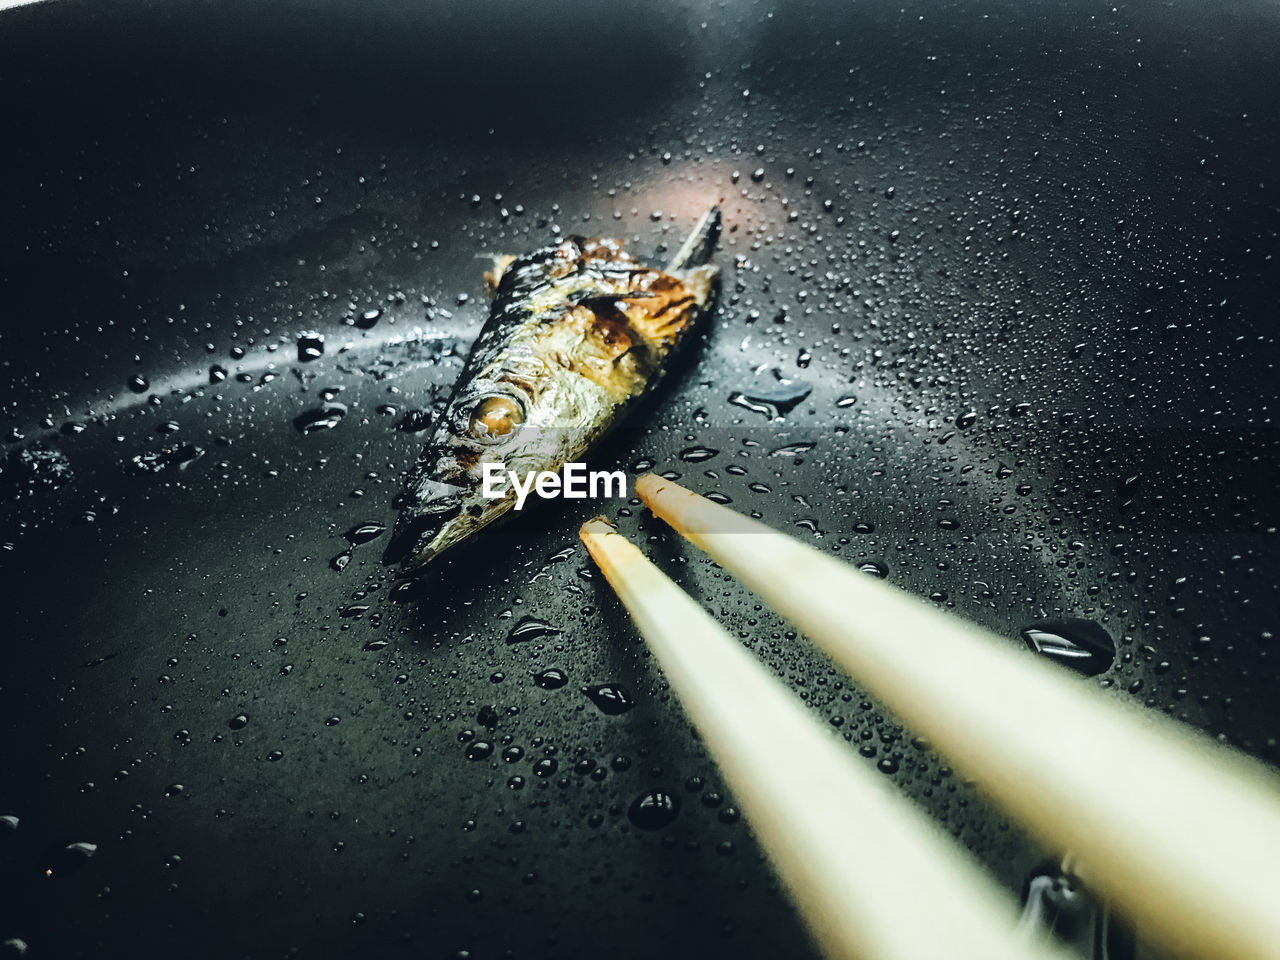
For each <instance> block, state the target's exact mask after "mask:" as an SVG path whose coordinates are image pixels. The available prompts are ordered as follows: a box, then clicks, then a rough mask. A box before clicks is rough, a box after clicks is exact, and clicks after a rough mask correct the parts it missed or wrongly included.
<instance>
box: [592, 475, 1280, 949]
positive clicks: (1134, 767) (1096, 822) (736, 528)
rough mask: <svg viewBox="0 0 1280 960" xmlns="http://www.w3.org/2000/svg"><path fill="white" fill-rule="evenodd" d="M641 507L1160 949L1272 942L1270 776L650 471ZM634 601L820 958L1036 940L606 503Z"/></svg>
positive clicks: (1276, 930)
mask: <svg viewBox="0 0 1280 960" xmlns="http://www.w3.org/2000/svg"><path fill="white" fill-rule="evenodd" d="M635 489H636V493H637V495H638V496H639V497H640V498H641V500H643V501H644V503H645V504H646V505H647V506H648V507H649V509H650V510H652V511H653V513H654V514H656V515H657V516H658V517H660V518H662V519H663V520H664V521H666V522H667V523H668V524H670V525H671V526H672V527H673V528H674V529H675V530H676V531H677V532H679V533H680V534H681V535H682V536H684V537H685V538H686V539H687V540H689V541H690V542H691V543H693V544H694V545H695V546H697V547H699V548H700V549H701V550H703V551H704V552H705V553H707V554H708V555H709V556H710V557H711V558H712V559H713V560H714V561H715V562H716V563H718V564H719V565H720V566H721V567H723V568H724V569H725V570H727V571H729V572H730V573H731V574H733V575H734V576H735V577H737V578H738V579H739V580H740V581H742V582H743V583H744V584H746V585H747V586H748V587H750V588H751V589H752V590H754V591H755V592H756V593H757V594H758V595H759V596H760V597H761V598H762V599H763V600H765V601H766V602H767V603H768V604H769V605H770V606H771V607H772V608H773V609H774V610H776V611H777V612H778V613H780V614H782V615H783V616H784V617H786V618H787V619H789V620H790V621H791V622H792V623H793V624H795V625H796V626H797V627H799V628H800V630H801V631H802V632H803V633H804V634H805V635H806V636H807V637H808V638H809V640H810V641H811V642H813V643H814V644H815V645H816V646H818V647H819V648H821V649H822V650H824V651H825V652H826V653H827V654H828V655H829V656H831V657H832V658H833V659H834V660H835V661H836V662H837V663H839V664H840V665H841V666H842V667H843V668H844V669H845V670H847V671H848V673H849V674H850V675H851V676H852V677H853V678H855V679H856V680H857V681H858V682H859V683H860V684H861V685H862V686H863V687H864V688H865V689H866V690H868V691H869V692H871V693H872V694H874V695H875V696H876V697H877V698H879V700H880V701H881V702H882V703H884V704H885V705H886V706H887V707H888V708H889V709H891V710H892V711H894V713H896V714H897V716H898V717H899V718H900V719H901V720H902V721H903V723H905V724H906V725H907V726H909V727H911V728H912V729H913V730H914V731H915V732H916V733H918V734H921V735H923V736H925V737H926V738H928V740H929V741H930V742H931V743H932V745H933V747H934V749H935V750H936V751H937V752H938V753H939V754H940V755H942V756H943V757H945V758H947V759H948V760H949V761H950V763H951V764H952V765H953V766H954V767H955V768H956V770H957V771H959V772H960V773H961V774H963V775H964V776H966V777H968V778H969V779H971V780H973V781H974V782H975V783H977V784H978V786H979V787H980V788H981V789H982V790H983V791H984V792H985V794H986V795H987V796H988V797H989V798H990V799H991V800H992V801H994V802H995V803H996V804H997V805H999V806H1001V807H1002V808H1003V809H1004V810H1005V811H1006V812H1007V813H1008V814H1010V815H1011V816H1012V817H1014V818H1015V819H1017V820H1018V821H1019V822H1020V823H1021V824H1023V825H1024V826H1025V827H1026V828H1027V829H1028V830H1029V831H1030V832H1031V833H1032V834H1033V835H1034V836H1035V837H1036V838H1037V839H1038V840H1039V841H1040V842H1041V843H1043V844H1044V845H1045V846H1046V847H1048V848H1049V849H1056V850H1059V851H1063V852H1070V854H1071V855H1072V857H1073V859H1074V860H1075V861H1078V864H1079V870H1078V871H1077V872H1079V873H1080V875H1081V876H1082V878H1083V879H1084V880H1085V881H1086V883H1088V884H1089V886H1090V887H1091V888H1092V889H1094V890H1096V891H1097V892H1098V893H1099V894H1100V895H1101V896H1102V897H1104V898H1105V899H1107V900H1108V901H1109V902H1110V903H1111V904H1113V905H1114V906H1115V907H1117V908H1118V909H1119V910H1120V911H1121V912H1122V913H1124V914H1126V915H1127V916H1128V917H1129V918H1130V919H1131V920H1132V921H1133V922H1134V923H1135V925H1136V926H1137V928H1138V930H1139V931H1140V933H1142V934H1143V936H1144V937H1146V938H1148V939H1150V940H1153V941H1155V942H1157V943H1159V944H1160V945H1161V946H1162V947H1164V948H1166V949H1168V950H1170V951H1171V952H1172V953H1174V955H1176V956H1183V957H1200V958H1206V960H1208V958H1213V960H1261V958H1273V960H1274V958H1280V780H1278V779H1277V778H1276V777H1275V776H1274V775H1273V774H1272V773H1271V772H1270V771H1269V770H1268V769H1267V768H1265V767H1264V766H1263V765H1261V764H1260V763H1257V762H1256V761H1253V760H1251V759H1249V758H1248V757H1246V756H1244V755H1243V754H1240V753H1237V752H1235V751H1233V750H1230V749H1228V748H1225V747H1222V746H1220V745H1218V744H1216V743H1214V742H1213V741H1211V740H1209V739H1208V738H1206V737H1204V736H1202V735H1200V734H1198V733H1196V732H1194V731H1192V730H1191V729H1190V728H1188V727H1185V726H1184V725H1181V724H1179V723H1176V722H1175V721H1172V720H1170V719H1168V718H1166V717H1164V716H1162V715H1159V714H1156V713H1154V712H1152V711H1147V710H1143V709H1140V708H1138V707H1136V706H1133V705H1130V704H1127V703H1123V702H1120V701H1117V700H1115V699H1113V698H1112V697H1111V696H1109V695H1106V694H1104V693H1102V692H1101V691H1100V690H1098V689H1097V688H1095V687H1091V686H1087V685H1082V684H1080V683H1079V682H1078V680H1077V679H1076V678H1074V677H1072V676H1071V675H1069V674H1067V673H1066V672H1065V671H1062V670H1061V669H1060V668H1058V667H1054V666H1052V665H1049V664H1045V663H1043V662H1042V661H1040V660H1037V659H1034V658H1031V657H1029V656H1027V655H1025V654H1023V653H1022V652H1021V651H1018V650H1015V649H1013V648H1011V646H1010V645H1009V644H1008V642H1007V641H1005V640H1004V639H1003V638H1000V637H998V636H996V635H994V634H992V633H990V632H988V631H986V630H984V629H982V628H980V627H977V626H975V625H973V624H970V623H967V622H965V621H963V620H960V619H959V618H957V617H954V616H951V615H948V614H944V613H942V612H941V611H939V610H937V609H935V608H933V607H931V606H929V605H927V604H926V603H925V602H924V601H922V600H920V599H918V598H916V597H913V596H911V595H909V594H907V593H905V592H904V591H901V590H899V589H897V588H895V587H893V586H891V585H889V584H887V583H884V582H883V581H880V580H877V579H875V578H873V577H869V576H867V575H866V574H864V573H862V572H861V571H859V570H857V569H855V568H853V567H850V566H849V565H847V564H845V563H842V562H841V561H839V560H836V559H835V558H833V557H831V556H828V555H826V554H823V553H820V552H819V551H817V550H815V549H813V548H812V547H809V546H807V545H805V544H802V543H800V542H798V541H797V540H794V539H793V538H791V537H789V536H786V535H784V534H781V533H778V532H776V531H774V530H772V529H771V528H769V527H767V526H766V525H764V524H762V523H758V522H756V521H754V520H750V519H748V518H746V517H744V516H742V515H741V514H738V513H735V512H734V511H732V510H730V509H728V508H726V507H723V506H721V505H719V504H715V503H712V502H711V501H710V500H707V499H705V498H703V497H700V496H698V495H697V494H695V493H693V492H691V491H689V490H687V489H685V488H684V487H681V486H680V485H679V484H676V483H674V482H672V481H669V480H664V479H662V478H660V477H656V476H653V475H652V474H650V475H647V476H644V477H641V478H640V479H638V480H637V481H636V485H635ZM581 537H582V540H583V542H584V543H585V544H586V546H587V550H588V551H589V552H590V553H591V556H592V558H593V559H594V560H595V562H596V563H597V564H598V565H599V567H600V569H601V570H602V571H603V572H604V575H605V577H606V578H607V580H608V581H609V583H610V585H611V586H612V587H613V589H614V590H615V591H616V592H617V594H618V596H619V598H620V599H621V600H622V602H623V604H624V605H625V606H626V608H627V610H628V611H629V612H630V614H631V616H632V618H633V619H634V620H635V622H636V625H637V626H638V627H639V629H640V632H641V633H642V634H643V635H644V637H645V639H646V641H647V642H648V644H649V646H650V648H651V650H652V651H653V653H654V655H655V657H656V658H657V660H658V662H659V664H660V665H661V667H662V669H663V671H664V673H665V674H666V677H667V679H668V681H669V682H670V684H671V687H672V689H674V690H675V691H676V693H677V695H678V696H679V698H680V700H681V703H682V704H683V706H684V708H685V711H686V713H687V714H688V715H689V717H690V719H691V720H692V721H693V723H694V725H695V726H696V727H697V728H698V730H699V731H700V733H701V735H702V737H703V740H704V742H705V743H706V745H707V747H708V749H709V750H710V751H711V754H712V756H713V757H714V758H715V761H716V763H717V765H718V767H719V768H720V771H721V773H722V774H723V776H724V778H725V781H726V782H727V784H728V785H729V787H730V788H731V789H732V790H733V792H734V793H735V794H736V795H737V796H738V797H739V799H740V801H741V804H742V808H743V810H744V812H745V813H746V815H747V817H748V819H749V820H750V822H751V825H752V828H753V830H754V832H755V834H756V836H757V838H758V839H759V841H760V844H761V846H762V847H763V848H764V850H765V851H766V853H767V854H768V856H769V858H770V860H771V861H772V863H773V865H774V867H775V869H776V870H777V872H778V874H779V876H780V877H781V879H782V880H783V882H784V883H785V884H786V886H787V887H788V888H789V889H790V892H791V894H792V897H793V899H794V902H795V904H796V906H797V908H798V909H799V911H800V912H801V914H802V915H803V916H804V918H805V920H806V921H807V923H808V924H809V927H810V929H811V930H812V932H813V934H814V936H815V938H816V939H817V941H818V943H819V945H820V946H821V948H822V949H823V950H824V952H825V953H826V954H827V955H828V956H829V957H839V958H859V960H935V958H939V960H940V958H973V960H1033V958H1035V960H1048V958H1050V957H1061V954H1060V952H1059V951H1058V950H1056V949H1055V948H1052V947H1048V946H1045V945H1044V944H1043V943H1038V942H1033V941H1032V940H1030V939H1028V938H1027V936H1026V934H1025V933H1024V932H1020V931H1019V930H1018V929H1017V911H1016V909H1015V906H1014V904H1013V902H1012V900H1011V898H1010V897H1009V896H1008V894H1007V893H1006V892H1005V891H1004V890H1002V889H1000V888H999V887H998V886H997V885H996V883H995V882H994V880H992V879H991V878H990V877H989V876H988V875H987V874H986V873H985V872H984V871H983V870H982V869H981V868H980V867H979V866H978V864H977V863H976V861H974V860H973V858H972V857H971V855H970V854H969V853H968V852H967V851H965V850H964V849H963V848H961V847H960V846H959V845H957V844H956V843H954V842H953V841H952V840H951V839H950V838H948V837H946V836H945V835H944V834H943V833H942V832H941V830H939V829H938V828H937V827H936V825H935V824H933V823H932V822H931V821H930V820H929V819H928V818H927V817H926V816H924V814H923V813H921V812H920V811H918V810H917V809H916V808H915V807H914V806H913V805H912V804H911V803H910V802H908V801H907V800H906V799H905V798H904V797H902V796H901V795H900V794H898V793H897V792H896V791H894V790H893V789H892V788H891V787H890V786H889V785H888V784H887V783H886V782H885V780H884V778H883V777H882V776H881V775H879V774H878V773H873V772H872V771H870V770H869V769H868V768H867V767H866V766H865V765H864V764H862V763H861V762H859V761H858V760H856V759H855V757H854V756H853V754H852V753H851V752H850V751H849V750H848V749H847V747H846V746H845V745H844V744H843V743H842V742H841V741H840V740H839V739H838V738H836V737H834V736H832V734H831V733H830V731H828V730H826V729H824V728H823V726H822V725H821V724H820V723H819V722H818V721H817V720H816V719H815V718H814V717H813V716H812V715H811V714H810V713H809V712H808V711H807V709H806V708H805V707H804V706H803V705H802V704H801V702H800V701H799V700H798V699H797V698H796V697H794V696H793V695H792V694H791V693H790V692H789V691H787V690H786V689H785V688H784V687H783V686H782V685H781V684H780V683H779V682H778V681H777V680H775V679H774V678H773V677H772V676H771V675H770V674H769V672H768V671H767V670H766V669H765V668H764V667H763V666H762V665H761V664H760V663H759V662H758V661H757V660H756V659H755V658H754V657H753V656H752V655H751V654H750V653H749V652H747V651H746V650H745V649H743V647H742V646H741V645H740V644H739V643H738V642H737V641H736V640H734V639H733V638H732V637H730V636H729V635H728V634H727V633H726V632H725V631H724V629H723V628H722V627H720V625H719V624H717V623H716V622H715V621H714V620H713V619H712V618H711V617H710V616H709V615H708V614H707V613H706V612H705V611H704V610H703V608H702V607H701V606H700V605H699V604H698V603H697V601H695V600H694V599H693V598H691V597H689V596H688V595H687V594H685V593H684V592H683V591H682V590H681V589H680V588H679V587H678V586H676V584H675V583H673V582H672V581H671V580H670V579H669V578H668V577H667V576H666V575H664V574H663V573H662V572H661V571H660V570H658V568H657V567H655V566H654V565H653V564H652V563H651V562H649V560H648V559H646V558H645V556H644V554H642V553H641V552H640V550H639V549H638V548H637V547H636V546H635V545H633V544H632V543H631V542H630V541H629V540H627V539H626V538H625V537H624V536H622V535H621V534H619V533H618V532H617V531H616V530H615V529H614V528H613V527H612V526H611V525H610V524H609V523H608V522H607V521H605V520H604V519H601V518H597V519H595V520H591V521H588V522H587V523H586V524H584V525H583V527H582V530H581Z"/></svg>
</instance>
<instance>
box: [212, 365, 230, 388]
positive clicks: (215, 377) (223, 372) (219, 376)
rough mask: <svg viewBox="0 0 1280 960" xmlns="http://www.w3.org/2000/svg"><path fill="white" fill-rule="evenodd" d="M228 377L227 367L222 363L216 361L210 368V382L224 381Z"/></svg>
mask: <svg viewBox="0 0 1280 960" xmlns="http://www.w3.org/2000/svg"><path fill="white" fill-rule="evenodd" d="M226 379H227V368H226V367H224V366H223V365H222V364H220V363H215V364H214V365H213V366H211V367H210V368H209V382H210V383H222V382H223V381H224V380H226Z"/></svg>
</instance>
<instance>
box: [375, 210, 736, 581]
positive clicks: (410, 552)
mask: <svg viewBox="0 0 1280 960" xmlns="http://www.w3.org/2000/svg"><path fill="white" fill-rule="evenodd" d="M719 235H720V211H719V209H718V208H715V207H713V208H712V209H711V210H709V211H708V212H707V213H706V214H705V215H704V216H703V217H702V219H701V220H700V221H699V223H698V225H697V226H696V227H695V228H694V230H693V232H692V233H691V234H690V235H689V238H688V239H687V240H686V241H685V242H684V245H683V246H682V247H681V248H680V250H679V251H678V252H677V253H676V255H675V257H674V258H673V259H672V261H671V263H670V264H669V265H668V266H667V268H666V269H665V270H664V269H659V268H656V267H649V266H645V265H644V264H642V263H640V262H639V261H638V260H636V259H635V258H634V257H632V256H631V255H630V254H628V253H626V252H625V251H624V250H623V248H622V243H621V242H620V241H618V240H610V239H604V238H597V239H584V238H582V237H566V238H564V239H562V240H560V241H559V242H558V243H555V244H553V245H551V246H547V247H543V248H541V249H539V250H535V251H534V252H532V253H529V254H527V255H525V256H522V257H501V258H498V259H497V260H496V262H495V266H494V270H493V272H492V273H490V274H486V279H487V280H488V281H489V283H490V286H491V288H492V289H493V302H492V305H491V308H490V311H489V318H488V320H487V321H486V322H485V325H484V327H483V328H482V329H481V331H480V335H479V336H478V337H477V339H476V342H475V345H474V346H473V347H472V349H471V354H470V356H469V357H468V358H467V362H466V364H465V366H464V368H463V371H462V374H461V376H460V377H459V378H458V382H457V384H456V385H455V387H454V391H453V395H452V396H451V397H450V399H449V402H448V404H447V405H446V407H445V411H444V414H443V416H441V417H440V419H439V420H438V421H437V424H436V427H435V429H434V431H433V433H432V435H431V438H430V440H429V441H428V442H427V444H426V445H425V447H424V448H423V450H422V453H421V455H420V457H419V458H418V461H417V464H416V465H415V466H414V468H413V470H412V471H411V472H410V474H409V477H408V480H407V482H406V484H405V488H404V492H403V494H402V501H401V502H402V507H401V511H400V516H399V518H398V519H397V520H396V524H395V528H394V530H393V534H392V538H391V543H390V546H388V548H387V551H386V553H385V554H384V556H383V560H384V562H386V563H400V564H402V565H403V566H404V567H406V568H408V569H410V570H412V569H415V568H418V567H421V566H423V565H424V564H426V563H427V562H429V561H430V560H432V559H434V558H435V557H437V556H439V555H440V554H441V553H443V552H444V551H445V550H447V549H449V548H450V547H452V546H455V545H457V544H459V543H461V542H462V541H464V540H466V539H468V538H469V537H471V536H472V535H473V534H475V533H477V532H478V531H480V530H481V529H483V528H484V527H486V526H488V525H489V524H491V523H493V522H494V521H495V520H497V519H499V518H500V517H502V516H503V515H505V514H506V513H507V512H508V511H509V510H511V508H512V506H513V505H514V503H515V493H514V491H512V490H508V494H507V496H505V497H502V498H497V499H490V498H487V497H485V496H484V495H483V493H482V486H483V468H484V464H486V463H492V464H500V465H501V466H502V468H503V469H504V470H505V471H509V472H511V473H516V474H519V475H524V474H527V473H529V472H530V471H544V470H545V471H551V472H556V471H559V470H560V468H561V467H562V466H563V465H564V464H566V463H572V462H577V461H579V460H581V459H582V458H583V456H584V455H585V454H586V453H587V451H588V450H590V449H591V448H592V447H593V446H595V444H596V443H598V442H599V441H600V440H601V439H602V438H603V437H604V436H605V435H606V434H607V433H608V432H609V431H610V430H611V429H612V428H613V427H615V426H616V425H617V424H618V423H619V422H620V421H621V419H622V417H623V416H624V415H625V413H626V411H627V409H628V408H629V407H630V406H631V404H633V403H634V402H635V401H637V400H638V399H640V398H641V397H643V396H644V395H645V394H647V393H648V392H649V391H651V390H652V389H653V388H654V387H655V386H656V385H657V384H658V383H659V382H660V381H661V379H662V378H663V376H664V375H665V373H666V371H667V369H668V367H669V366H670V361H671V360H672V358H673V357H674V356H675V355H676V354H677V353H678V352H679V350H680V348H681V347H682V346H683V345H684V344H685V343H686V342H687V341H688V340H689V339H690V338H691V337H692V336H693V334H694V331H695V330H696V329H697V327H698V326H699V321H700V320H701V319H702V318H704V317H706V316H707V315H709V314H710V312H711V309H712V307H713V305H714V301H715V296H716V291H717V281H718V276H719V270H718V268H717V267H715V266H714V265H713V264H711V263H710V262H709V261H710V258H711V255H712V253H713V252H714V251H715V247H716V242H717V240H718V238H719ZM504 475H505V474H504Z"/></svg>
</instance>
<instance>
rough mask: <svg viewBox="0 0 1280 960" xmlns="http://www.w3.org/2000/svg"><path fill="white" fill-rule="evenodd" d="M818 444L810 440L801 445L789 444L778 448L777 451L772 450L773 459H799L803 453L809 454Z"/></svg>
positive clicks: (770, 454)
mask: <svg viewBox="0 0 1280 960" xmlns="http://www.w3.org/2000/svg"><path fill="white" fill-rule="evenodd" d="M816 446H817V443H815V442H813V441H810V440H803V441H801V442H800V443H789V444H787V445H786V446H785V447H778V449H776V450H770V451H769V456H771V457H798V456H800V455H801V454H802V453H808V452H809V451H810V450H812V449H813V448H814V447H816Z"/></svg>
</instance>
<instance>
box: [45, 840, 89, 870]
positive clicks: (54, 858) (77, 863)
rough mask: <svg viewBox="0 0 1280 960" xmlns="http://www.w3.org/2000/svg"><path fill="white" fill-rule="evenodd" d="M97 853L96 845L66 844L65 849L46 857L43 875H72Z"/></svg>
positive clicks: (82, 843)
mask: <svg viewBox="0 0 1280 960" xmlns="http://www.w3.org/2000/svg"><path fill="white" fill-rule="evenodd" d="M97 852H98V845H97V844H96V843H84V842H79V843H68V844H67V845H66V846H65V847H62V848H61V849H59V850H54V851H52V852H51V853H49V854H48V855H47V856H46V860H45V868H44V875H45V876H46V877H59V876H66V875H67V874H70V873H74V872H75V871H77V870H79V869H80V868H81V867H83V866H84V865H85V864H86V863H88V862H89V861H90V860H91V859H92V858H93V856H94V854H96V853H97Z"/></svg>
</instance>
